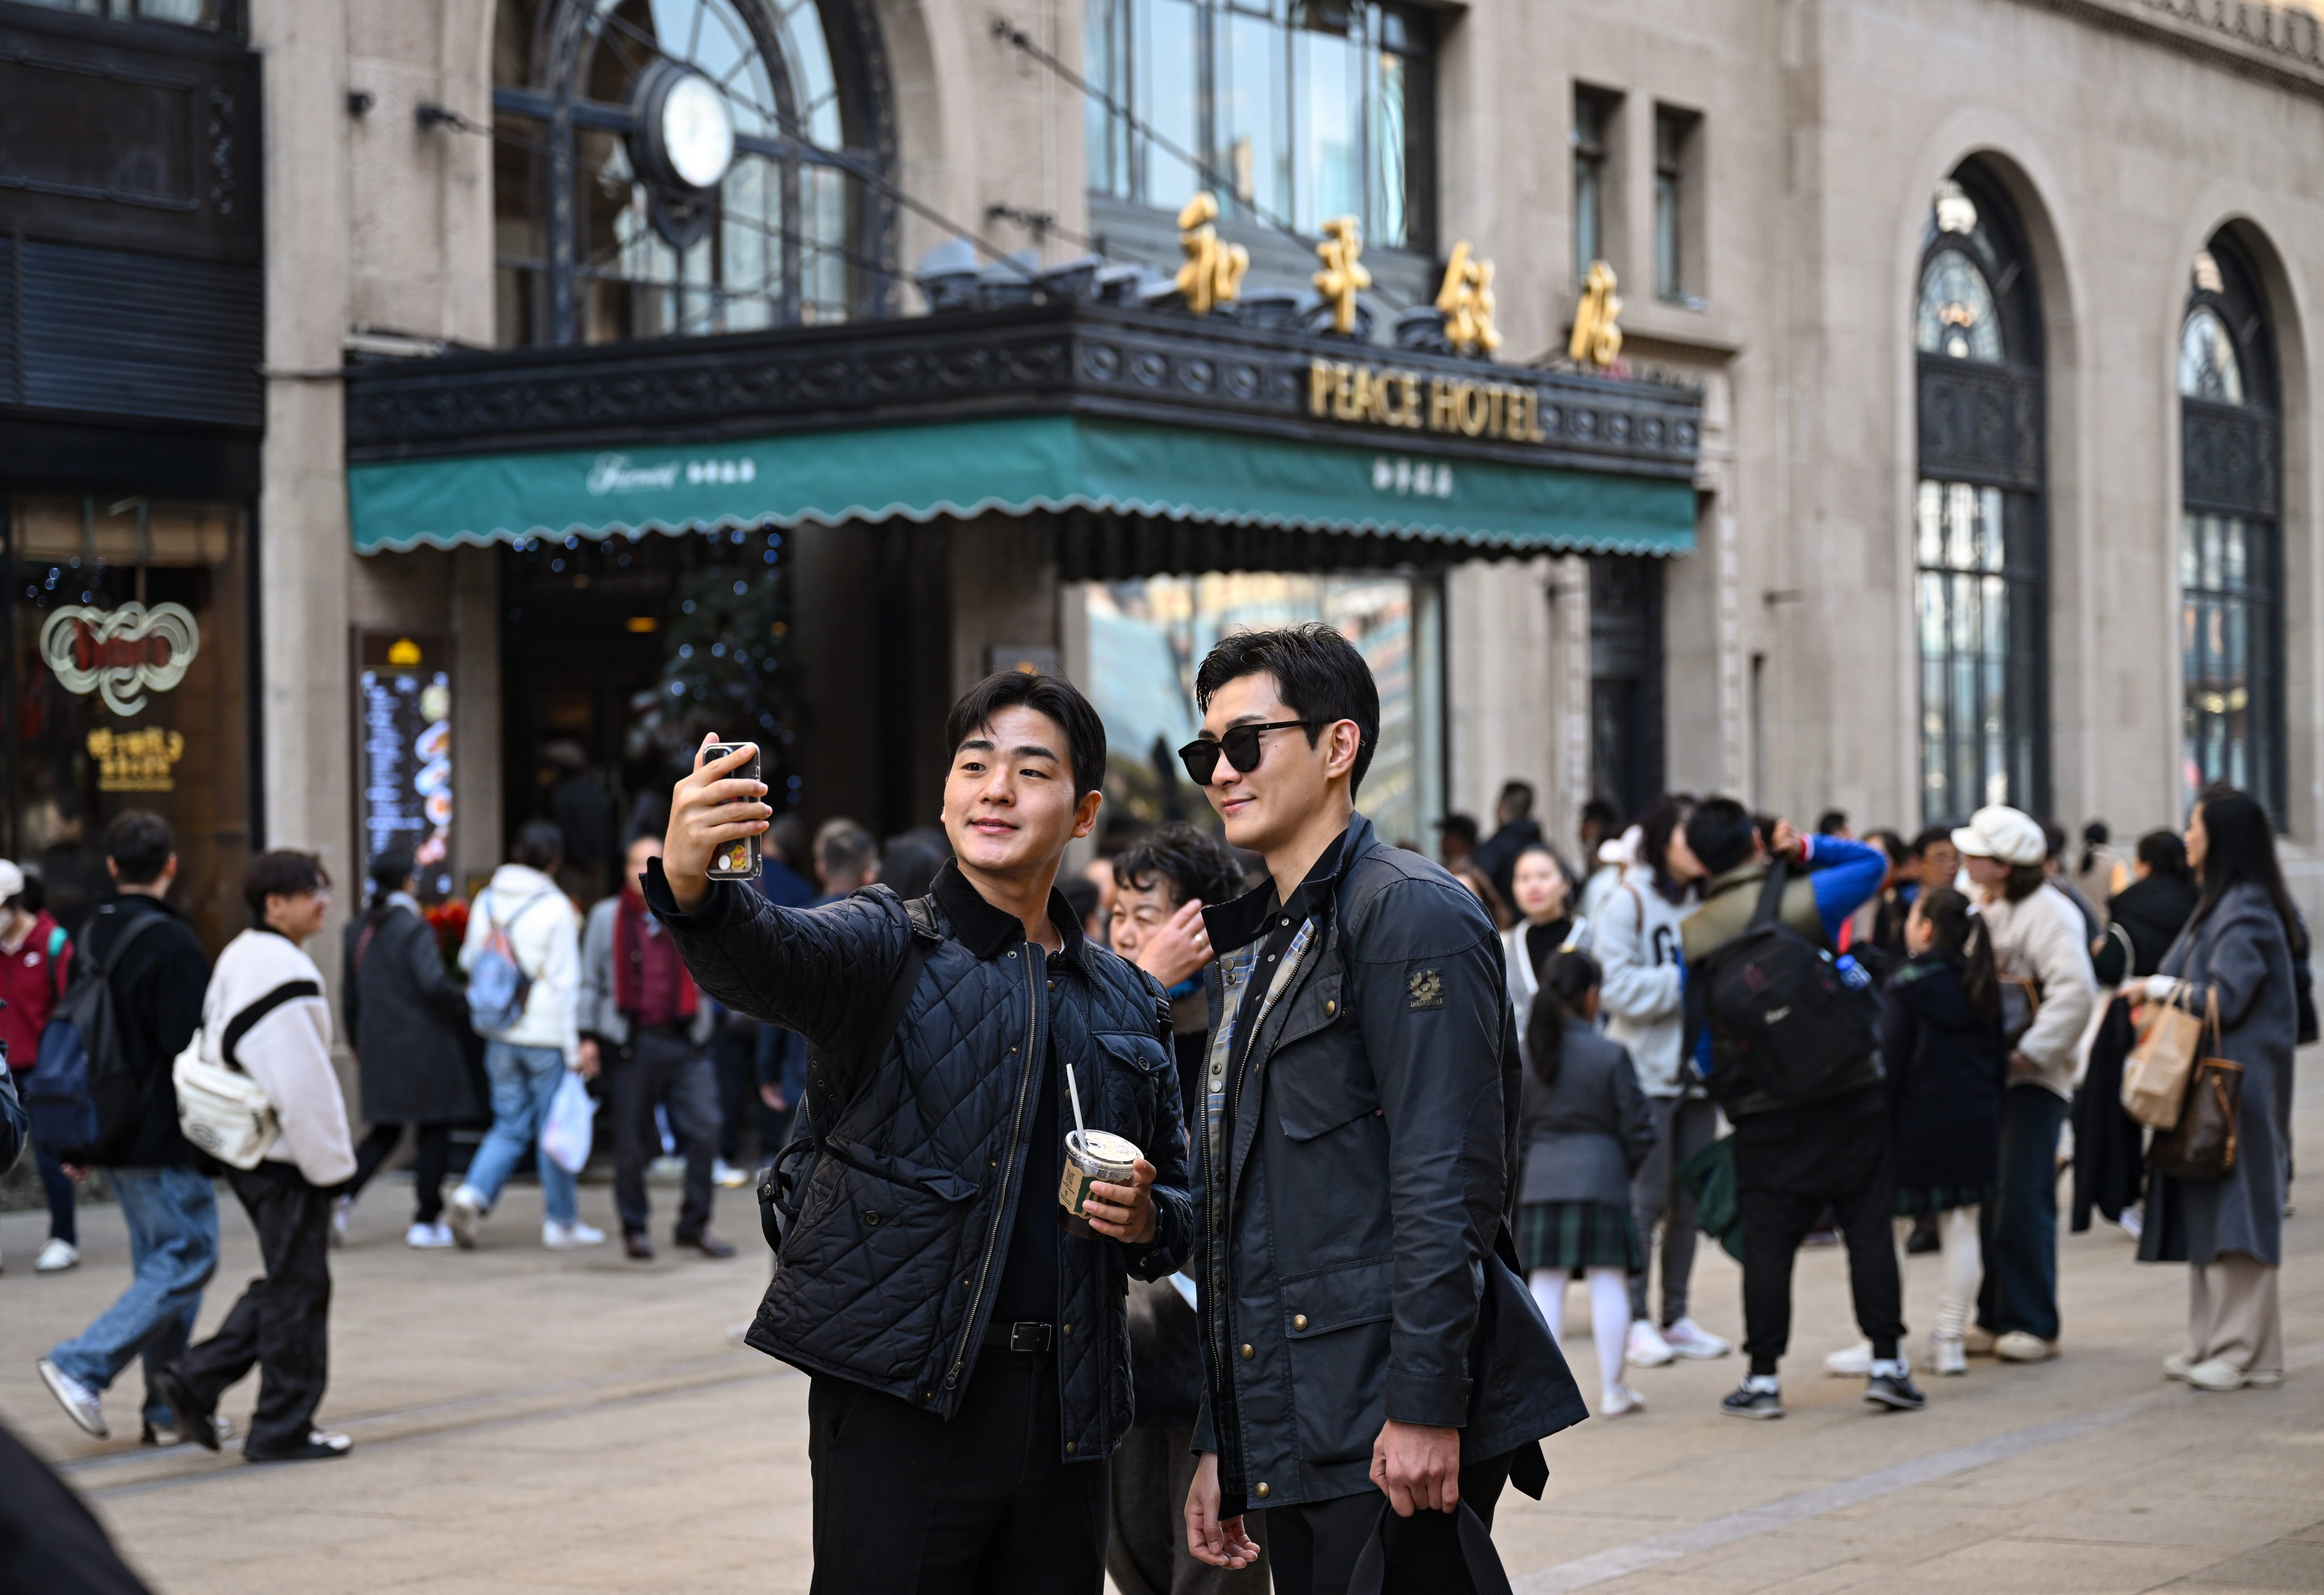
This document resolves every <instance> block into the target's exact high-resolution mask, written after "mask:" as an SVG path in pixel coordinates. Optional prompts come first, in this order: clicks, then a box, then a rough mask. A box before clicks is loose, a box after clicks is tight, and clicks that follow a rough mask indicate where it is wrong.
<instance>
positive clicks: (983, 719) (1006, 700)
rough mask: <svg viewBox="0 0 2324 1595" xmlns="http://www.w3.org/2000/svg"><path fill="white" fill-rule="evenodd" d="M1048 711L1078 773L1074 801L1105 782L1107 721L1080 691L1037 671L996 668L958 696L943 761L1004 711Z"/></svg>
mask: <svg viewBox="0 0 2324 1595" xmlns="http://www.w3.org/2000/svg"><path fill="white" fill-rule="evenodd" d="M1018 708H1024V709H1030V710H1032V711H1033V712H1034V713H1035V714H1037V715H1047V716H1048V717H1049V718H1050V719H1052V720H1054V721H1056V723H1057V724H1058V725H1059V726H1060V727H1062V728H1063V729H1064V731H1065V753H1066V757H1067V760H1068V761H1069V762H1070V763H1071V764H1072V766H1073V771H1074V799H1075V801H1079V800H1080V799H1082V798H1086V797H1088V796H1089V795H1090V794H1091V793H1092V792H1094V791H1097V790H1098V789H1099V788H1102V787H1103V786H1104V785H1105V722H1104V721H1103V720H1101V719H1100V718H1098V713H1097V710H1096V709H1095V708H1094V707H1093V706H1092V705H1091V704H1090V701H1089V699H1087V698H1085V697H1084V696H1082V689H1081V688H1080V687H1075V686H1074V684H1073V683H1072V682H1070V681H1067V680H1065V678H1062V677H1057V676H1045V675H1042V674H1041V673H1040V672H1039V671H1037V670H996V671H995V672H993V673H992V674H991V675H990V676H987V677H986V678H984V679H983V680H982V681H980V682H978V683H977V684H976V685H975V686H974V687H970V688H969V689H968V690H967V691H966V692H964V693H962V694H961V695H960V697H959V699H958V701H956V702H955V703H954V705H953V706H952V712H951V713H950V714H948V715H945V761H946V762H947V763H949V762H950V761H951V760H952V756H953V755H954V754H955V753H957V752H959V751H960V745H961V743H963V742H966V741H968V740H969V738H971V737H973V736H974V735H975V734H976V733H978V732H980V731H982V730H984V729H985V728H986V727H987V726H990V725H991V724H992V717H993V716H994V715H998V714H999V713H1001V710H1003V709H1018Z"/></svg>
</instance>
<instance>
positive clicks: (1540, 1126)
mask: <svg viewBox="0 0 2324 1595" xmlns="http://www.w3.org/2000/svg"><path fill="white" fill-rule="evenodd" d="M1544 1017H1545V1018H1546V1017H1547V1016H1544ZM1524 1101H1525V1105H1524V1107H1523V1109H1522V1110H1521V1111H1520V1117H1519V1120H1518V1122H1519V1125H1520V1131H1519V1133H1520V1134H1521V1135H1522V1136H1523V1138H1524V1141H1525V1148H1526V1160H1525V1190H1524V1194H1523V1200H1525V1201H1526V1202H1604V1203H1611V1204H1612V1205H1614V1206H1616V1207H1620V1208H1625V1209H1627V1208H1628V1206H1629V1205H1630V1176H1631V1175H1633V1174H1634V1173H1636V1172H1637V1168H1638V1166H1639V1165H1641V1164H1643V1163H1644V1162H1646V1158H1647V1157H1648V1156H1649V1155H1650V1154H1651V1153H1652V1152H1653V1151H1654V1149H1655V1116H1654V1110H1653V1109H1652V1108H1650V1107H1648V1106H1647V1104H1646V1093H1645V1092H1644V1091H1641V1090H1640V1089H1639V1087H1638V1072H1637V1069H1636V1068H1635V1067H1634V1066H1632V1065H1631V1063H1630V1051H1629V1048H1628V1047H1626V1046H1623V1045H1622V1044H1621V1043H1620V1042H1618V1041H1615V1040H1612V1039H1610V1038H1609V1037H1606V1036H1603V1035H1601V1034H1600V1033H1599V1032H1598V1030H1597V1029H1595V1028H1593V1027H1591V1026H1589V1025H1586V1024H1584V1023H1582V1021H1581V1020H1580V1019H1568V1020H1566V1021H1565V1046H1564V1056H1563V1058H1561V1059H1560V1060H1559V1063H1558V1067H1557V1083H1556V1084H1554V1085H1544V1084H1543V1083H1541V1076H1540V1075H1539V1074H1537V1073H1535V1070H1534V1069H1533V1067H1532V1066H1531V1065H1530V1064H1528V1065H1527V1066H1526V1073H1525V1099H1524Z"/></svg>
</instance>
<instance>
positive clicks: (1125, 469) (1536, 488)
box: [347, 415, 1694, 554]
mask: <svg viewBox="0 0 2324 1595" xmlns="http://www.w3.org/2000/svg"><path fill="white" fill-rule="evenodd" d="M347 507H348V512H349V517H350V520H351V521H352V524H353V528H354V533H355V549H356V551H357V552H359V553H365V554H369V553H374V552H377V551H378V550H380V549H414V548H419V547H421V546H423V545H425V546H427V547H429V548H438V549H447V548H452V547H455V546H457V545H458V544H461V543H476V544H484V543H493V542H514V541H517V540H519V539H526V538H536V537H537V538H550V539H564V538H567V537H571V536H579V537H590V538H603V537H613V536H622V535H630V536H635V535H638V534H640V533H642V532H646V531H663V532H678V531H693V530H733V529H735V528H744V527H753V526H761V525H766V524H772V525H776V526H781V527H790V526H795V525H798V524H800V523H802V522H815V523H817V524H821V525H827V526H835V525H838V524H840V523H841V522H843V521H886V520H890V519H891V518H897V517H900V518H902V519H905V520H909V521H930V520H934V519H935V518H936V517H938V516H945V515H948V516H962V517H965V516H972V515H980V514H984V513H987V512H1001V513H1005V514H1024V513H1027V512H1031V511H1037V510H1047V511H1058V510H1073V509H1082V510H1093V511H1099V512H1111V513H1116V514H1122V515H1134V516H1163V517H1167V518H1169V519H1171V520H1177V521H1203V522H1210V523H1213V524H1220V525H1231V526H1261V527H1274V528H1283V529H1289V530H1305V531H1328V532H1342V533H1351V534H1357V535H1369V536H1380V537H1393V538H1405V539H1425V540H1427V541H1431V542H1448V543H1456V544H1463V545H1467V546H1469V547H1472V548H1475V549H1480V551H1481V550H1487V549H1493V550H1518V549H1523V550H1536V549H1537V550H1540V551H1543V552H1551V551H1572V552H1577V553H1595V554H1605V553H1628V554H1683V553H1686V552H1688V551H1690V550H1691V549H1692V548H1693V547H1694V490H1693V488H1692V485H1690V484H1687V483H1684V482H1671V481H1663V480H1656V479H1652V478H1646V477H1634V476H1617V475H1604V474H1600V473H1597V472H1590V471H1572V470H1564V469H1560V468H1556V467H1554V466H1517V465H1508V464H1504V463H1502V462H1499V461H1493V460H1467V459H1443V458H1440V457H1437V456H1428V455H1421V454H1404V453H1399V452H1398V451H1397V450H1396V449H1395V448H1393V447H1385V446H1383V447H1349V446H1345V445H1336V444H1321V443H1306V442H1300V441H1296V440H1292V439H1286V438H1265V437H1253V436H1250V435H1248V434H1242V433H1231V432H1223V431H1212V430H1208V429H1198V428H1192V427H1171V426H1159V425H1154V424H1151V423H1145V422H1137V421H1118V420H1109V419H1096V418H1091V417H1086V416H1070V415H1056V416H1028V417H1018V418H1013V419H997V420H969V421H947V422H941V423H935V424H930V425H924V426H905V427H882V428H872V429H865V430H862V431H852V432H818V433H813V434H793V435H789V436H786V437H780V438H759V439H755V440H750V441H742V442H725V443H705V444H683V445H676V446H665V445H659V444H640V445H637V446H635V447H628V448H616V449H576V450H568V451H560V452H554V453H528V454H500V455H477V456H458V457H452V458H443V459H426V460H399V461H392V462H385V463H374V464H361V465H355V466H350V467H349V468H348V471H347Z"/></svg>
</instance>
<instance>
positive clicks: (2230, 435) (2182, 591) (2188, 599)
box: [2179, 232, 2284, 821]
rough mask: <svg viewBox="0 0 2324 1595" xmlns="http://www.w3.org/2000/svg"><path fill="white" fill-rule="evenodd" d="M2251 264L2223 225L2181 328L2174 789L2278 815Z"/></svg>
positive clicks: (2277, 580) (2270, 443)
mask: <svg viewBox="0 0 2324 1595" xmlns="http://www.w3.org/2000/svg"><path fill="white" fill-rule="evenodd" d="M2275 394H2276V383H2275V350H2274V342H2273V332H2272V331H2271V329H2270V327H2269V324H2268V318H2267V312H2266V306H2265V302H2264V299H2263V297H2262V294H2261V291H2260V287H2259V281H2258V277H2257V273H2256V272H2255V270H2254V269H2253V266H2252V263H2251V260H2250V258H2249V256H2248V254H2246V252H2245V250H2244V249H2243V247H2242V246H2241V245H2240V244H2239V243H2238V242H2237V241H2236V238H2235V236H2234V235H2232V234H2230V233H2224V232H2223V233H2221V234H2220V235H2218V236H2217V237H2215V238H2214V239H2212V241H2211V243H2210V244H2209V247H2207V248H2205V249H2204V250H2202V251H2201V252H2200V253H2199V254H2197V255H2196V257H2195V265H2194V270H2193V272H2191V273H2190V281H2189V285H2188V297H2187V318H2186V320H2185V321H2184V322H2183V323H2181V328H2180V337H2179V401H2180V410H2181V429H2180V437H2181V503H2182V508H2181V513H2180V521H2179V659H2180V678H2181V692H2182V695H2183V696H2182V698H2181V765H2180V785H2181V797H2182V798H2183V799H2185V800H2187V801H2190V802H2191V801H2192V800H2193V798H2194V797H2195V795H2196V794H2197V793H2199V792H2200V791H2201V790H2202V789H2203V788H2205V787H2207V786H2209V785H2210V784H2211V783H2213V782H2215V781H2225V782H2227V783H2228V784H2229V785H2232V786H2236V787H2240V788H2243V789H2244V790H2246V791H2247V792H2250V793H2252V794H2253V795H2254V796H2255V797H2257V798H2259V799H2260V800H2261V801H2262V802H2263V803H2265V804H2267V805H2268V806H2269V807H2271V808H2272V809H2273V811H2274V812H2275V814H2276V816H2277V818H2278V819H2279V821H2280V820H2281V819H2282V813H2283V796H2284V779H2283V752H2282V750H2283V691H2282V683H2283V674H2284V670H2283V617H2282V607H2281V605H2280V604H2279V602H2278V599H2277V595H2278V594H2279V593H2280V592H2281V591H2282V585H2283V538H2282V488H2281V473H2280V470H2279V466H2278V462H2279V461H2280V460H2281V458H2282V423H2281V420H2280V419H2279V417H2278V415H2277V412H2276V409H2275Z"/></svg>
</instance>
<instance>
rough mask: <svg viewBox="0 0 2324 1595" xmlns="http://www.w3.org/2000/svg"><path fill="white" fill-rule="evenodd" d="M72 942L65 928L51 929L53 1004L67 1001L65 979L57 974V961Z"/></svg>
mask: <svg viewBox="0 0 2324 1595" xmlns="http://www.w3.org/2000/svg"><path fill="white" fill-rule="evenodd" d="M71 941H72V937H70V936H67V935H66V934H65V927H63V926H61V925H51V927H49V1001H50V1002H51V1003H52V1004H53V1003H58V1002H62V1001H63V1000H65V977H64V976H63V975H61V974H60V973H57V971H58V969H59V968H60V964H59V963H58V962H57V960H58V958H59V957H60V955H61V954H63V952H64V950H65V948H66V947H67V946H68V945H69V944H70V943H71Z"/></svg>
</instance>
